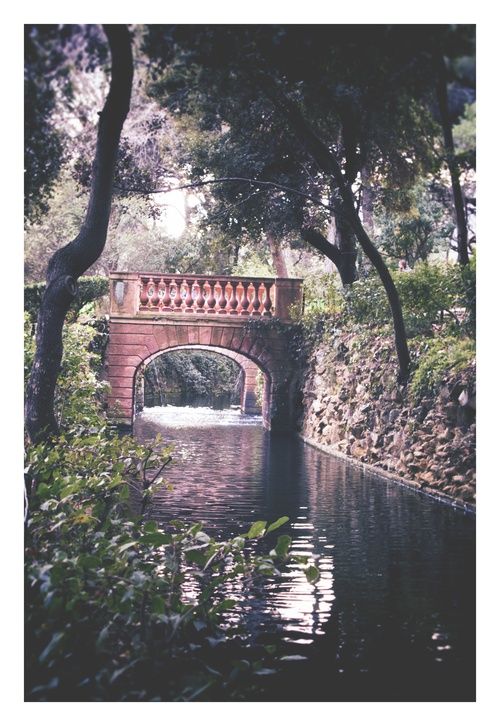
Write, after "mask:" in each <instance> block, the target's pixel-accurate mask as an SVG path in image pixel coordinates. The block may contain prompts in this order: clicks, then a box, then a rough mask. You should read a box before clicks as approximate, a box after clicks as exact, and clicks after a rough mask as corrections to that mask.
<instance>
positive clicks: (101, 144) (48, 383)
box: [25, 25, 133, 441]
mask: <svg viewBox="0 0 500 726" xmlns="http://www.w3.org/2000/svg"><path fill="white" fill-rule="evenodd" d="M104 32H105V34H106V37H107V39H108V42H109V47H110V51H111V62H112V66H111V82H110V87H109V92H108V96H107V99H106V103H105V105H104V108H103V110H102V112H101V115H100V119H99V126H98V133H97V143H96V151H95V156H94V162H93V166H92V181H91V189H90V195H89V201H88V206H87V210H86V214H85V218H84V220H83V223H82V226H81V228H80V231H79V233H78V234H77V236H76V237H75V238H74V239H73V240H72V241H71V242H69V243H68V244H67V245H66V246H64V247H62V248H60V249H58V250H57V251H56V252H55V254H54V255H53V256H52V258H51V259H50V262H49V265H48V269H47V287H46V291H45V294H44V296H43V299H42V302H41V306H40V312H39V315H38V324H37V335H36V353H35V357H34V363H33V368H32V372H31V375H30V379H29V382H28V387H27V393H26V410H25V416H26V426H27V429H28V433H29V435H30V438H31V439H32V440H33V441H38V440H40V439H42V438H45V437H48V436H50V435H52V434H54V433H56V432H57V423H56V419H55V416H54V391H55V386H56V382H57V376H58V373H59V368H60V364H61V360H62V353H63V346H62V328H63V324H64V319H65V317H66V313H67V312H68V309H69V306H70V304H71V301H72V299H73V298H74V296H75V294H76V286H77V279H78V277H80V276H81V275H82V274H83V273H84V272H85V271H86V270H87V269H88V268H89V267H90V266H91V265H92V264H93V263H94V262H95V260H96V259H98V258H99V255H100V254H101V252H102V250H103V249H104V245H105V243H106V236H107V230H108V223H109V216H110V211H111V199H112V191H113V178H114V172H115V165H116V159H117V154H118V145H119V140H120V133H121V129H122V126H123V123H124V121H125V118H126V116H127V113H128V109H129V104H130V96H131V89H132V77H133V63H132V49H131V39H130V35H129V31H128V29H127V28H126V26H121V25H108V26H104Z"/></svg>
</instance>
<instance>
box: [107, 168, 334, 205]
mask: <svg viewBox="0 0 500 726" xmlns="http://www.w3.org/2000/svg"><path fill="white" fill-rule="evenodd" d="M227 182H246V183H247V184H253V185H254V186H260V187H272V188H274V189H280V190H281V191H284V192H289V193H290V194H297V195H298V196H299V197H303V198H304V199H308V200H309V201H311V202H314V204H317V205H318V206H320V207H324V208H325V209H328V211H330V212H333V211H334V209H333V207H332V206H331V205H330V204H326V203H325V202H322V201H321V199H318V198H317V197H313V196H311V195H310V194H306V193H305V192H301V191H299V190H298V189H294V188H293V187H288V186H285V185H284V184H278V183H277V182H272V181H267V180H265V179H251V178H249V177H244V176H225V177H220V178H219V179H205V180H204V181H198V182H190V183H189V184H181V185H180V186H177V187H168V188H165V189H140V188H139V187H126V188H125V187H116V189H117V190H118V191H120V192H131V193H133V194H168V193H169V192H178V191H180V190H182V189H195V188H197V187H203V186H207V185H208V184H225V183H227Z"/></svg>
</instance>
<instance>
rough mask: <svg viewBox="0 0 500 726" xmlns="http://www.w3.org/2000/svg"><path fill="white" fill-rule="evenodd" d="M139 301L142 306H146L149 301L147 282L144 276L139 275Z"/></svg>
mask: <svg viewBox="0 0 500 726" xmlns="http://www.w3.org/2000/svg"><path fill="white" fill-rule="evenodd" d="M139 302H140V304H141V307H142V308H145V307H147V304H148V302H149V296H148V283H147V282H146V278H145V277H141V292H140V293H139Z"/></svg>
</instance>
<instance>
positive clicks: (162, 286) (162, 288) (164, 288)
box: [158, 277, 167, 310]
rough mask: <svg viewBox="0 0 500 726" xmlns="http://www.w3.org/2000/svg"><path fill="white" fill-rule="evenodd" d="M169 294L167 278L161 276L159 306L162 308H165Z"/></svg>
mask: <svg viewBox="0 0 500 726" xmlns="http://www.w3.org/2000/svg"><path fill="white" fill-rule="evenodd" d="M166 294H167V286H166V285H165V280H164V279H163V277H161V278H160V282H159V283H158V308H159V309H160V310H163V309H164V308H165V302H166V300H165V295H166Z"/></svg>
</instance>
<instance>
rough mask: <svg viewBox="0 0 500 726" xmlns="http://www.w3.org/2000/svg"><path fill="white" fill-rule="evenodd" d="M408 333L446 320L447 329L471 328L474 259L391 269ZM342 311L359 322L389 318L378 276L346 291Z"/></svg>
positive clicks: (377, 322)
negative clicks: (466, 263) (406, 269)
mask: <svg viewBox="0 0 500 726" xmlns="http://www.w3.org/2000/svg"><path fill="white" fill-rule="evenodd" d="M392 276H393V279H394V283H395V285H396V288H397V290H398V293H399V296H400V300H401V305H402V308H403V315H404V319H405V323H406V326H407V330H408V333H409V334H410V335H417V334H419V333H428V332H431V331H432V326H433V325H434V324H436V323H442V322H443V321H446V322H447V323H448V327H449V329H450V332H454V331H455V332H470V331H471V330H473V329H474V319H475V262H474V261H473V262H472V263H471V264H470V265H469V266H467V267H466V268H462V267H461V266H459V265H445V264H428V263H420V264H418V265H416V266H415V269H414V270H412V271H411V272H396V271H393V272H392ZM344 311H345V314H346V315H347V316H348V318H350V319H351V320H354V321H356V322H359V323H364V324H366V323H375V324H377V325H380V324H383V323H386V322H388V321H390V319H391V315H390V308H389V304H388V302H387V297H386V294H385V291H384V289H383V286H382V283H381V282H380V279H379V278H378V276H376V275H374V274H373V275H370V276H368V277H367V278H366V279H364V280H358V281H357V282H355V283H354V284H353V285H351V287H350V288H349V289H348V290H346V291H345V304H344Z"/></svg>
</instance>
